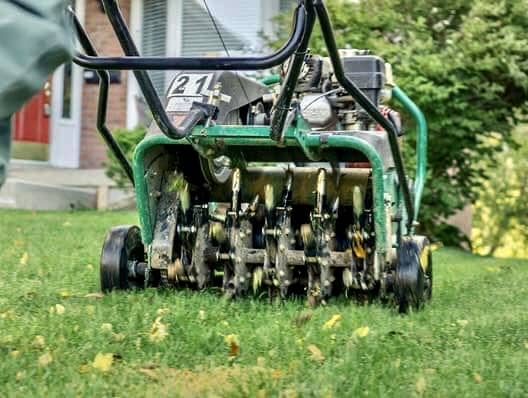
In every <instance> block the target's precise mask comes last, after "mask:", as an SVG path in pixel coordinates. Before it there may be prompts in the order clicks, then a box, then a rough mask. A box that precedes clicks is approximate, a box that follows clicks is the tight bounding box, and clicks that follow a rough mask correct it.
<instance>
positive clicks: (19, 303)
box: [0, 211, 528, 397]
mask: <svg viewBox="0 0 528 398" xmlns="http://www.w3.org/2000/svg"><path fill="white" fill-rule="evenodd" d="M135 218H136V216H135V214H134V213H94V212H80V213H30V212H13V211H1V212H0V238H1V239H0V396H24V397H25V396H77V395H78V396H152V397H155V396H164V395H170V396H235V397H236V396H258V397H265V396H267V397H269V396H283V397H294V396H299V397H301V396H302V397H310V396H323V397H326V396H334V397H343V396H363V395H369V396H405V397H407V396H413V395H421V394H423V395H425V396H435V397H436V396H440V397H444V396H456V397H459V396H527V395H528V287H527V286H528V283H527V282H528V262H523V261H520V260H515V261H513V260H495V259H485V258H480V257H475V256H472V255H470V254H467V253H463V252H459V251H454V250H447V249H443V250H440V251H438V252H435V254H434V263H435V286H434V294H433V296H434V298H433V301H432V302H431V303H430V305H429V306H428V307H427V308H426V309H425V311H423V312H420V313H414V314H411V315H409V316H399V315H398V314H396V313H395V312H394V311H392V310H391V309H388V308H384V307H382V306H380V305H377V304H374V305H371V306H359V305H356V304H353V303H348V302H346V301H345V300H338V301H337V302H335V301H334V302H331V303H329V304H328V305H327V306H325V307H319V308H316V309H313V310H309V309H307V308H306V307H305V305H304V303H303V302H302V301H300V300H298V301H290V302H287V303H284V304H278V303H269V302H268V301H267V300H258V299H245V300H239V301H234V302H228V301H224V300H223V299H221V298H220V297H219V296H218V295H216V294H214V293H189V292H184V291H156V290H153V289H149V290H146V291H142V292H135V293H122V292H121V293H113V294H110V295H107V296H105V297H103V298H100V299H96V298H89V297H85V296H86V295H87V294H89V293H95V292H98V290H99V281H98V267H97V264H98V256H99V252H100V248H101V244H102V241H103V238H104V235H105V232H106V230H107V229H108V228H110V227H111V226H114V225H118V224H124V223H134V222H135ZM25 253H27V255H25ZM24 260H26V261H24ZM57 304H60V305H62V306H63V307H64V313H62V314H58V313H57V311H56V308H57V307H56V305H57ZM50 309H52V310H50ZM159 309H166V310H164V311H162V312H165V314H164V315H162V319H161V322H162V323H163V324H164V325H166V326H167V328H168V329H167V331H168V336H167V337H166V338H165V339H163V340H162V341H159V342H153V341H150V338H149V337H150V332H151V327H152V324H153V322H154V321H155V319H156V317H157V316H158V315H157V311H158V310H159ZM59 312H60V306H59ZM300 314H309V315H311V317H310V316H306V318H309V319H308V320H306V322H304V323H300V322H296V319H298V317H299V315H300ZM335 314H340V315H341V317H342V320H341V321H340V322H339V323H338V325H337V326H335V327H333V328H330V329H324V328H323V325H324V323H325V322H326V321H328V320H329V319H330V318H331V317H332V316H333V315H335ZM105 323H110V324H112V331H110V330H108V328H109V326H108V325H107V326H106V330H105V327H103V328H102V327H101V325H102V324H105ZM364 326H368V328H369V333H368V335H367V336H365V337H357V336H354V330H356V329H357V328H360V327H364ZM230 334H236V335H237V336H238V340H239V345H240V352H239V353H238V356H237V357H236V358H235V359H234V360H233V359H230V358H229V347H228V346H227V345H226V343H225V341H224V336H226V335H230ZM35 336H42V338H43V339H42V338H37V339H36V338H35ZM310 345H315V346H317V347H318V348H319V349H320V351H321V352H322V355H323V356H324V361H318V360H316V359H314V358H313V357H312V354H311V353H310V352H309V350H308V346H310ZM98 353H112V354H114V355H115V358H114V360H113V363H112V364H111V367H110V369H109V370H108V371H107V372H103V371H101V370H99V369H97V368H94V367H93V366H92V365H93V361H94V358H95V356H96V355H97V354H98ZM50 356H51V359H52V361H51V362H50V363H48V364H42V363H41V364H40V365H39V358H40V360H41V362H42V361H43V360H44V359H46V358H48V359H50Z"/></svg>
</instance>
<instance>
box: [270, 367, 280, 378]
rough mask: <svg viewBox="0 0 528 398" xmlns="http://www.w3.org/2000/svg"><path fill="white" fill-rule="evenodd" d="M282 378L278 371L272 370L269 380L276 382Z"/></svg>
mask: <svg viewBox="0 0 528 398" xmlns="http://www.w3.org/2000/svg"><path fill="white" fill-rule="evenodd" d="M281 377H282V371H281V370H280V369H273V370H272V371H271V378H272V379H274V380H278V379H280V378H281Z"/></svg>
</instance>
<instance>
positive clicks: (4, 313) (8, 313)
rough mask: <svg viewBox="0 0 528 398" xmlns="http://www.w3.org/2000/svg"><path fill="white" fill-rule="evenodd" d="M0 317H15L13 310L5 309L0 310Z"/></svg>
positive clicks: (10, 318) (11, 318)
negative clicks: (3, 310)
mask: <svg viewBox="0 0 528 398" xmlns="http://www.w3.org/2000/svg"><path fill="white" fill-rule="evenodd" d="M0 318H1V319H9V320H13V319H15V311H13V310H7V311H5V312H2V313H0Z"/></svg>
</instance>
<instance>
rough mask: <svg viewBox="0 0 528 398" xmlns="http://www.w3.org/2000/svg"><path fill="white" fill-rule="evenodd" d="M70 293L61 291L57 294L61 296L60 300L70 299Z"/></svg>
mask: <svg viewBox="0 0 528 398" xmlns="http://www.w3.org/2000/svg"><path fill="white" fill-rule="evenodd" d="M71 295H72V294H71V292H69V291H68V290H61V291H60V292H59V296H61V297H62V298H68V297H71Z"/></svg>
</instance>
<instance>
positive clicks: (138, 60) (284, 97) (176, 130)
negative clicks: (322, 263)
mask: <svg viewBox="0 0 528 398" xmlns="http://www.w3.org/2000/svg"><path fill="white" fill-rule="evenodd" d="M102 2H103V5H104V7H105V11H106V15H107V17H108V19H109V21H110V23H111V25H112V27H113V29H114V31H115V33H116V36H117V38H118V40H119V43H120V45H121V47H122V49H123V52H124V53H125V56H124V57H99V56H98V55H97V53H96V51H95V49H94V48H93V46H91V47H90V46H87V45H86V44H87V43H89V40H88V36H87V34H86V32H85V31H84V30H83V28H82V26H81V25H80V24H79V23H78V21H76V28H77V34H78V36H79V41H80V43H81V45H82V46H83V47H84V50H85V53H86V55H83V54H80V53H78V54H77V55H76V56H75V58H74V62H75V63H77V64H78V65H80V66H83V67H86V68H90V69H94V70H96V71H98V72H100V76H103V75H104V74H105V73H107V72H106V71H107V70H112V69H113V70H116V69H117V70H133V71H134V75H135V77H136V79H137V81H138V84H139V86H140V88H141V91H142V92H143V95H144V97H145V100H146V102H147V104H148V106H149V108H150V110H151V112H152V115H153V117H154V120H155V122H156V124H157V125H158V126H159V128H160V130H161V131H162V132H163V134H165V135H166V136H168V137H170V138H173V139H181V138H184V137H186V136H187V135H188V134H189V133H190V131H191V130H192V127H194V126H196V125H197V124H199V123H200V122H202V121H203V119H204V117H205V116H206V115H205V114H203V110H200V109H195V111H193V110H191V112H189V114H188V117H187V118H186V119H185V120H184V121H183V123H182V124H181V125H180V126H179V127H176V126H174V125H173V124H172V122H171V121H170V118H169V116H168V115H167V113H166V111H165V109H164V107H163V105H162V103H161V101H160V99H159V97H158V95H157V93H156V91H155V89H154V86H153V84H152V81H151V79H150V77H149V76H148V74H147V72H146V71H147V70H179V69H186V70H259V69H268V68H271V67H273V66H277V65H280V64H282V63H283V62H285V61H286V60H287V59H288V58H289V57H291V56H292V55H293V60H292V62H291V63H290V66H289V70H288V73H287V76H286V79H285V81H284V82H283V84H282V89H281V93H280V94H279V98H278V100H277V103H276V106H275V112H274V114H273V117H272V121H271V129H270V136H271V138H273V139H274V140H276V141H280V140H281V137H282V136H283V133H284V129H285V124H286V119H287V117H288V113H289V112H290V110H291V109H290V108H291V101H292V96H293V92H294V89H295V86H296V84H297V80H298V78H299V75H300V73H301V70H302V65H303V63H304V59H305V54H306V51H307V48H308V43H309V40H310V37H311V35H312V31H313V27H314V25H315V21H316V20H317V19H318V20H319V23H320V25H321V30H322V33H323V38H324V41H325V44H326V47H327V49H328V53H329V56H330V60H331V62H332V65H333V68H334V71H335V76H336V78H337V80H338V81H339V83H340V84H341V86H342V87H343V88H345V90H346V91H347V92H348V93H349V94H350V95H351V96H352V97H353V98H354V99H355V100H356V102H357V103H358V104H359V105H360V106H361V107H362V108H363V109H364V110H365V111H366V112H367V113H368V114H369V115H370V117H372V119H374V120H375V121H376V122H377V123H379V125H381V126H382V127H383V128H384V129H385V131H386V132H387V134H388V138H389V144H390V149H391V152H392V156H393V159H394V164H395V167H396V172H397V175H398V180H399V182H400V189H401V191H402V194H403V200H404V204H405V209H406V212H407V215H408V223H409V225H408V226H409V230H412V229H413V225H414V220H415V215H416V214H417V211H415V206H414V205H413V198H412V197H411V193H410V189H409V186H408V184H407V178H406V174H405V169H404V165H403V160H402V156H401V153H400V149H399V146H398V140H397V137H398V133H397V130H396V128H395V126H394V125H393V124H392V122H391V121H389V120H388V119H386V118H385V117H384V116H383V115H382V114H381V112H380V111H379V110H378V108H377V107H376V105H375V104H373V103H372V101H370V99H369V98H368V97H367V96H366V95H365V94H364V93H363V92H362V91H361V90H360V89H359V88H358V87H357V86H356V84H354V82H352V81H351V80H350V79H348V78H347V76H346V75H345V72H344V69H343V65H342V61H341V59H340V57H339V53H338V50H337V45H336V41H335V37H334V33H333V30H332V25H331V22H330V18H329V15H328V11H327V9H326V6H325V4H324V1H323V0H299V4H298V6H297V8H296V9H295V14H294V22H293V30H292V33H291V35H290V38H289V39H288V41H287V42H286V44H285V45H284V46H283V47H282V48H281V49H279V50H278V51H277V52H275V53H273V54H271V55H268V56H264V57H219V58H210V57H209V58H207V57H142V56H140V53H139V51H138V49H137V47H136V45H135V44H134V41H133V39H132V35H131V34H130V31H129V29H128V27H127V25H126V22H125V19H124V17H123V15H122V13H121V10H120V9H119V6H118V4H117V1H116V0H102ZM72 13H73V12H72ZM74 18H75V16H74ZM75 19H76V18H75ZM103 77H104V76H103ZM105 81H106V79H104V78H102V79H101V82H102V83H101V96H106V95H107V89H108V85H107V84H106V87H105V83H104V82H105ZM105 104H106V100H103V101H101V98H100V101H99V107H100V108H101V107H105ZM99 116H100V117H101V118H99ZM104 117H105V112H104V110H102V109H99V111H98V120H99V119H101V120H99V121H100V122H101V123H98V126H99V127H100V128H99V130H100V132H101V134H102V135H103V138H105V140H106V141H107V142H109V145H110V148H111V150H112V151H113V152H114V153H115V154H116V157H117V158H118V160H119V161H120V162H121V164H122V165H123V167H125V169H126V170H128V168H127V167H129V165H127V164H125V162H124V161H126V159H121V158H122V156H120V155H121V154H122V153H121V152H120V150H119V148H118V147H116V146H115V145H113V143H115V141H113V139H111V136H110V137H107V136H108V135H109V133H108V131H107V129H105V128H101V127H104ZM184 126H185V128H184ZM107 133H108V134H107ZM422 185H423V184H422ZM417 193H419V194H420V195H421V189H420V190H418V192H417ZM415 200H417V201H418V203H419V200H420V198H419V197H415Z"/></svg>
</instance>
